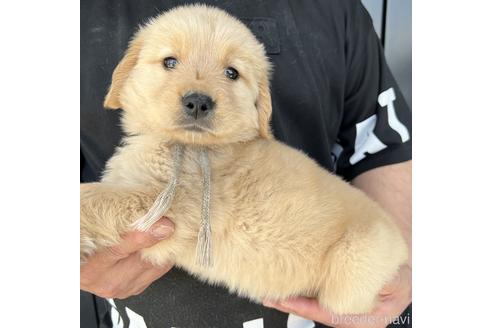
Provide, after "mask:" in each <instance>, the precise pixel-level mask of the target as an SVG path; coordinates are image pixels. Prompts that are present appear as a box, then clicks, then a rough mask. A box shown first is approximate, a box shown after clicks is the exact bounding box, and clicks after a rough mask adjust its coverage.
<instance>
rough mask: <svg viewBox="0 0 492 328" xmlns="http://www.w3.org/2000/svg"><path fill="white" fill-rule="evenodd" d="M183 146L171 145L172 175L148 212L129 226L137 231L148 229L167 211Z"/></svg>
mask: <svg viewBox="0 0 492 328" xmlns="http://www.w3.org/2000/svg"><path fill="white" fill-rule="evenodd" d="M183 151H184V149H183V146H182V145H179V144H176V145H174V147H173V162H174V163H173V164H174V168H173V175H172V176H171V179H170V180H169V184H168V185H167V187H166V189H164V190H163V191H162V192H161V193H160V194H159V195H158V196H157V198H156V200H155V201H154V204H152V206H151V208H150V209H149V210H148V212H147V213H146V214H145V215H144V216H142V217H141V218H140V219H138V220H137V221H135V222H134V223H133V224H132V225H131V227H132V228H133V229H136V230H139V231H148V230H149V229H150V227H151V226H152V225H153V224H154V223H156V222H157V221H158V220H159V219H160V218H161V217H162V216H163V215H164V213H166V212H167V210H168V209H169V207H171V203H172V201H173V199H174V195H175V193H176V186H177V185H178V178H179V172H180V169H181V164H182V162H183Z"/></svg>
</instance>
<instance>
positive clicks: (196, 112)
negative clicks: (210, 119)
mask: <svg viewBox="0 0 492 328" xmlns="http://www.w3.org/2000/svg"><path fill="white" fill-rule="evenodd" d="M181 102H182V104H183V111H184V112H185V113H186V114H187V115H189V116H191V117H194V118H195V119H200V118H203V117H205V116H207V115H208V113H210V112H211V111H212V110H213V109H214V106H215V103H214V102H213V100H212V98H210V97H209V96H207V95H205V94H203V93H198V92H193V93H188V94H186V95H185V96H184V97H183V99H182V100H181Z"/></svg>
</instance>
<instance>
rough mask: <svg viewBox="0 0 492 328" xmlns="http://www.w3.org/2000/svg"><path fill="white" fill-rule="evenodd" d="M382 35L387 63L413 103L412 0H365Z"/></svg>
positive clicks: (410, 103)
mask: <svg viewBox="0 0 492 328" xmlns="http://www.w3.org/2000/svg"><path fill="white" fill-rule="evenodd" d="M362 3H363V4H364V5H365V6H366V8H367V10H368V11H369V13H370V14H371V16H372V20H373V23H374V28H375V29H376V32H377V33H378V35H379V37H380V38H381V42H382V43H383V47H384V50H385V54H386V59H387V61H388V65H389V67H390V69H391V71H392V73H393V75H394V76H395V79H396V81H397V82H398V85H399V86H400V88H401V90H402V92H403V96H404V97H405V100H406V101H407V103H408V105H409V106H410V108H411V107H412V0H362Z"/></svg>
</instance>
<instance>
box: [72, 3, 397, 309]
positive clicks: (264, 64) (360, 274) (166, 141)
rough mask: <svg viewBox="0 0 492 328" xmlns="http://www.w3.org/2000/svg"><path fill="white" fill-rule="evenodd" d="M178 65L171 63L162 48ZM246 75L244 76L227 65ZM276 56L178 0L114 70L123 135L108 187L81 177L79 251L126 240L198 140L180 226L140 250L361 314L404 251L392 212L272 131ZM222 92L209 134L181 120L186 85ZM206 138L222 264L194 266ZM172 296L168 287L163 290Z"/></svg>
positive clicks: (247, 291) (237, 28) (223, 20)
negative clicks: (234, 75)
mask: <svg viewBox="0 0 492 328" xmlns="http://www.w3.org/2000/svg"><path fill="white" fill-rule="evenodd" d="M168 56H173V57H176V58H177V59H178V61H179V63H178V65H177V67H176V68H175V69H173V70H166V69H164V68H163V66H162V61H163V58H165V57H168ZM228 66H233V67H235V68H236V69H237V70H238V71H239V74H240V77H239V79H238V80H236V81H231V80H228V79H227V78H226V77H225V76H224V74H223V72H224V69H225V68H226V67H228ZM269 67H270V65H269V63H268V60H267V58H266V55H265V51H264V49H263V47H262V45H261V44H260V43H259V42H258V41H257V40H256V39H255V38H254V36H253V34H252V33H251V32H250V31H249V30H248V29H247V28H246V27H245V26H244V25H243V24H242V23H241V22H239V21H238V20H237V19H235V18H233V17H231V16H229V15H228V14H227V13H225V12H224V11H221V10H218V9H216V8H213V7H207V6H201V5H195V6H186V7H178V8H175V9H173V10H171V11H169V12H167V13H164V14H163V15H161V16H159V17H157V18H155V19H153V20H151V21H150V22H149V23H148V24H147V25H146V26H144V27H142V28H141V29H140V30H139V32H138V33H137V34H136V36H135V37H134V39H133V40H132V41H131V43H130V46H129V49H128V51H127V52H126V54H125V56H124V58H123V59H122V60H121V62H120V63H119V65H118V66H117V68H116V70H115V71H114V74H113V81H112V85H111V88H110V90H109V92H108V95H107V96H106V99H105V106H106V107H109V108H123V109H124V112H123V126H124V130H125V132H126V133H127V135H128V136H127V137H126V138H125V139H124V145H123V146H122V147H119V148H118V150H117V152H116V154H115V155H114V156H113V157H112V158H111V159H110V160H109V162H108V163H107V167H106V171H105V173H104V176H103V178H102V181H101V182H100V183H89V184H81V257H82V260H84V259H85V258H87V256H90V255H91V254H93V253H94V252H95V251H97V250H98V249H100V248H101V247H106V246H110V245H114V244H116V243H118V242H119V240H120V235H121V234H122V233H124V232H125V231H127V230H128V229H129V228H128V227H129V224H130V223H132V222H133V221H135V220H136V219H138V218H139V217H141V216H142V215H143V214H145V213H146V211H147V209H148V208H149V207H150V206H151V204H152V203H153V201H154V199H155V197H156V196H157V194H158V193H159V192H160V191H161V190H162V189H163V188H164V187H165V186H166V184H167V182H168V178H169V177H170V175H171V172H172V165H173V161H172V156H171V148H170V146H171V145H172V144H173V143H175V142H179V143H182V144H184V145H186V150H185V154H184V162H183V168H182V174H181V180H180V183H179V185H178V187H177V191H176V196H175V199H174V201H173V204H172V206H171V208H170V210H169V211H168V212H167V214H166V215H167V216H169V217H171V218H172V219H173V221H174V223H175V233H174V234H173V236H172V237H171V238H170V239H168V240H164V241H162V242H159V243H158V244H156V245H155V246H153V247H151V248H148V249H145V250H143V251H142V256H143V258H145V259H148V260H150V261H152V262H154V263H156V264H159V263H163V262H167V261H173V262H175V263H176V265H177V266H179V267H182V268H184V269H186V270H187V271H188V272H190V273H192V274H193V275H195V276H197V277H199V278H200V279H202V280H204V281H207V282H209V283H213V284H222V285H225V286H227V287H228V288H229V289H230V290H231V291H232V292H236V293H238V294H239V295H244V296H246V297H249V298H250V299H252V300H255V301H262V300H264V299H270V300H281V299H285V298H287V297H289V296H295V295H304V296H310V297H317V298H318V300H319V302H320V303H321V304H322V305H323V306H324V307H326V308H329V309H331V310H332V311H334V312H336V313H362V312H368V311H370V310H371V308H372V307H373V304H374V301H375V297H376V295H377V293H378V291H379V290H380V289H381V288H382V287H383V285H384V284H385V283H386V282H388V281H389V280H390V279H391V278H392V276H393V275H394V274H395V273H396V271H397V270H398V267H399V266H400V265H401V264H403V263H404V262H405V261H406V256H407V255H406V254H407V250H406V246H405V243H404V241H403V238H402V237H401V234H400V232H399V230H398V228H397V227H396V226H395V224H394V223H393V222H392V220H391V218H389V217H388V215H386V214H385V213H384V211H383V210H382V209H381V208H380V207H379V206H378V205H377V204H376V203H375V202H373V201H371V200H370V199H369V198H368V197H367V196H365V195H364V194H363V193H362V192H361V191H359V190H357V189H355V188H353V187H352V186H350V185H349V184H348V183H346V182H344V181H342V180H341V179H340V178H338V177H336V176H334V175H332V174H330V173H329V172H327V171H326V170H324V169H322V168H321V167H320V166H318V165H317V164H316V163H315V162H314V161H313V160H311V159H309V158H308V157H307V156H305V155H304V154H303V153H301V152H300V151H297V150H295V149H293V148H290V147H288V146H286V145H284V144H282V143H280V142H278V141H275V140H273V138H272V135H271V132H270V129H269V120H270V116H271V111H272V109H271V101H270V93H269V82H268V78H269V76H268V75H269V70H270V69H269ZM190 90H194V91H197V90H198V91H201V92H204V93H207V94H209V95H210V96H211V97H212V98H213V99H214V101H215V102H216V109H215V112H214V116H213V121H212V122H213V124H212V126H211V127H210V129H209V130H207V131H202V132H198V131H190V130H186V129H185V128H183V127H182V126H180V125H179V123H178V122H179V120H180V115H183V114H182V109H181V102H180V101H181V97H182V96H183V95H184V94H185V93H186V92H188V91H190ZM197 147H207V148H208V149H209V154H210V160H211V167H212V203H211V224H212V236H213V259H214V265H213V267H212V268H203V267H200V266H197V265H196V264H195V248H196V243H197V234H198V229H199V223H200V217H201V197H202V188H201V179H202V176H201V171H200V165H199V162H198V152H196V151H195V148H197ZM163 292H165V291H163Z"/></svg>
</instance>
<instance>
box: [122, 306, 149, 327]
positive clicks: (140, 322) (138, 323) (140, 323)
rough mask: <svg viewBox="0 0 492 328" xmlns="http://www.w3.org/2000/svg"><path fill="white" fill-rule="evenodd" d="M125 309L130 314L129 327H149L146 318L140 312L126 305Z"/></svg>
mask: <svg viewBox="0 0 492 328" xmlns="http://www.w3.org/2000/svg"><path fill="white" fill-rule="evenodd" d="M125 310H126V314H127V315H128V319H129V320H130V325H129V327H128V328H147V325H146V324H145V320H144V318H143V317H142V316H141V315H140V314H138V313H136V312H134V311H132V310H130V309H129V308H127V307H125Z"/></svg>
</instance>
